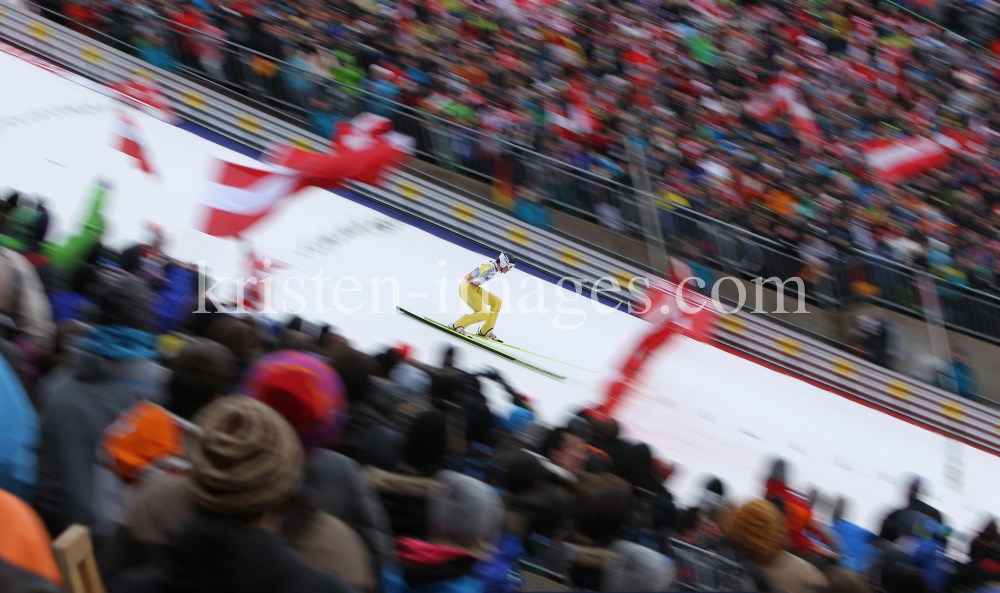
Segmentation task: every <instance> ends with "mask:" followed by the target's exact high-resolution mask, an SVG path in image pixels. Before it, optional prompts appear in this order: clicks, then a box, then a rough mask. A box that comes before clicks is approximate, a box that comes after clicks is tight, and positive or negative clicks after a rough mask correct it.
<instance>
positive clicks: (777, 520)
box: [722, 499, 787, 564]
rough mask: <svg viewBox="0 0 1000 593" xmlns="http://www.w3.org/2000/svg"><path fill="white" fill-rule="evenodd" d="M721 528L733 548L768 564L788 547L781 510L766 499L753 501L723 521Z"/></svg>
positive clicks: (752, 558) (760, 562)
mask: <svg viewBox="0 0 1000 593" xmlns="http://www.w3.org/2000/svg"><path fill="white" fill-rule="evenodd" d="M722 530H723V532H724V533H725V534H726V537H727V538H729V542H730V543H731V544H732V545H733V547H734V548H736V549H738V550H742V551H744V552H746V554H747V556H749V557H750V559H751V560H753V561H754V562H757V563H759V564H767V563H768V562H770V561H771V560H773V559H774V558H775V556H777V555H778V554H780V553H781V551H782V550H784V549H785V543H786V541H787V535H786V531H785V520H784V517H782V515H781V512H780V511H778V509H777V507H775V506H774V505H773V504H771V503H770V502H768V501H766V500H764V499H756V500H751V501H750V502H748V503H746V504H745V505H743V506H742V507H740V508H739V510H737V511H736V512H735V513H732V514H731V515H728V516H726V517H725V518H724V520H723V521H722Z"/></svg>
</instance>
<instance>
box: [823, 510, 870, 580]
mask: <svg viewBox="0 0 1000 593" xmlns="http://www.w3.org/2000/svg"><path fill="white" fill-rule="evenodd" d="M833 530H834V532H836V534H837V537H838V538H840V546H839V548H838V550H837V551H838V552H840V555H841V557H842V559H841V566H843V567H844V568H847V569H848V570H853V571H854V572H858V573H860V572H862V571H864V570H866V569H867V568H868V567H869V566H871V564H872V562H873V561H874V560H875V557H876V551H875V549H874V547H873V546H872V540H874V539H875V534H874V533H872V532H871V531H868V530H867V529H864V528H863V527H859V526H857V525H855V524H853V523H848V522H847V521H844V520H843V519H837V520H836V521H834V522H833Z"/></svg>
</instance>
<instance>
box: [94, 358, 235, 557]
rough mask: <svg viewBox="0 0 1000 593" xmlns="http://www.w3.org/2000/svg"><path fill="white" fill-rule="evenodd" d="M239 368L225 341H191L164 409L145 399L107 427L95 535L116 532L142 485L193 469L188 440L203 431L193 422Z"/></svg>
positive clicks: (97, 477)
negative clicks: (187, 451) (187, 452)
mask: <svg viewBox="0 0 1000 593" xmlns="http://www.w3.org/2000/svg"><path fill="white" fill-rule="evenodd" d="M235 367H236V365H235V361H234V358H233V355H232V353H231V352H229V350H228V349H226V348H225V347H224V346H222V345H220V344H216V343H215V342H211V341H208V340H194V341H192V342H189V343H185V345H183V346H182V350H181V352H180V354H179V356H178V357H177V359H176V360H175V361H173V363H172V364H171V369H172V371H173V372H172V374H171V376H170V382H169V383H168V385H167V400H166V401H165V402H164V407H163V408H161V407H159V406H156V405H153V404H151V403H149V402H147V401H142V402H139V403H137V404H135V405H134V406H132V407H131V408H129V409H128V410H126V411H125V412H123V413H122V414H121V415H119V417H118V419H117V420H116V421H115V422H114V423H113V424H111V425H110V426H109V427H108V428H107V429H105V431H104V438H103V439H102V441H101V444H100V450H99V459H98V463H97V465H96V466H95V468H94V487H95V492H96V496H95V498H96V501H95V507H96V508H95V518H94V520H95V524H94V527H93V529H92V533H93V534H94V536H95V537H97V538H106V537H111V536H113V535H114V534H115V532H116V530H117V529H118V526H119V525H120V524H121V521H122V518H123V517H124V514H125V511H126V510H127V509H128V507H129V506H130V504H131V501H132V497H133V495H134V491H135V490H136V489H137V488H139V487H141V485H142V484H145V483H147V482H150V481H152V480H153V479H154V478H156V477H158V476H160V475H162V474H163V473H178V474H183V473H186V472H187V471H188V470H189V469H190V464H189V463H188V461H187V457H186V450H187V448H188V446H187V440H188V438H190V435H191V434H193V433H194V432H196V430H197V429H196V428H194V426H193V425H192V424H191V421H192V420H193V419H194V417H195V415H196V414H197V413H198V412H199V411H200V410H201V409H202V408H203V407H205V406H207V405H208V404H210V403H211V402H212V401H213V400H214V399H215V398H217V397H219V396H221V395H223V394H224V393H225V391H226V389H228V387H229V385H230V384H231V383H232V381H233V375H234V370H235Z"/></svg>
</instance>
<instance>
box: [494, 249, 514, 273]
mask: <svg viewBox="0 0 1000 593" xmlns="http://www.w3.org/2000/svg"><path fill="white" fill-rule="evenodd" d="M497 267H498V268H500V269H503V268H510V267H512V266H511V264H510V258H509V257H507V254H506V253H503V252H500V255H498V256H497Z"/></svg>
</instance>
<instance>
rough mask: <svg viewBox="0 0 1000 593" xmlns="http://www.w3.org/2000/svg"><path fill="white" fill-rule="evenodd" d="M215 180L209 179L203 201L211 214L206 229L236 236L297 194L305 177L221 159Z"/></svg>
mask: <svg viewBox="0 0 1000 593" xmlns="http://www.w3.org/2000/svg"><path fill="white" fill-rule="evenodd" d="M219 162H220V163H221V169H220V171H219V173H218V175H217V176H216V180H215V181H209V182H208V188H207V191H206V198H205V199H204V201H203V203H204V204H205V206H206V209H207V211H208V212H207V216H206V217H205V221H204V223H203V224H202V227H201V228H202V231H204V232H205V233H207V234H209V235H213V236H215V237H235V236H238V235H239V234H240V232H242V231H244V230H245V229H247V228H248V227H250V226H251V225H253V224H254V223H256V222H257V221H258V220H260V219H261V218H263V217H265V216H267V215H268V214H269V213H270V212H271V211H272V210H273V209H274V208H275V207H276V206H277V205H278V203H279V202H280V201H281V200H282V198H284V197H285V196H290V195H291V194H293V193H295V191H296V190H297V189H298V188H299V181H300V180H301V178H302V176H301V175H299V174H295V173H294V172H293V171H290V170H281V171H266V170H262V169H255V168H253V167H246V166H243V165H237V164H235V163H230V162H226V161H219Z"/></svg>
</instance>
